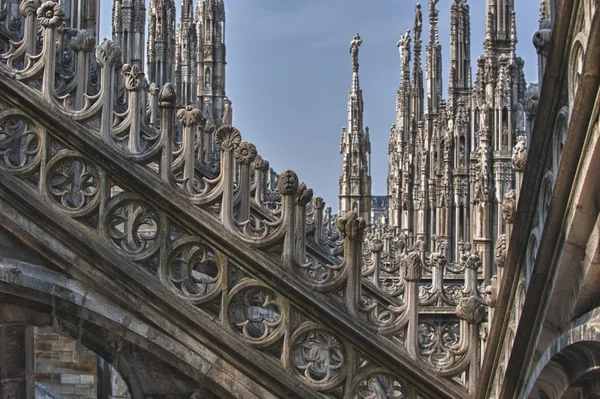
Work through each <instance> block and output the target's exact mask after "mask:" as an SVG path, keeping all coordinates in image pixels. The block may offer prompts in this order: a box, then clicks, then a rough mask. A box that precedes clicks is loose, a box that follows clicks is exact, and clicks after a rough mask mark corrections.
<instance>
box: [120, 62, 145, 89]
mask: <svg viewBox="0 0 600 399" xmlns="http://www.w3.org/2000/svg"><path fill="white" fill-rule="evenodd" d="M122 72H123V82H124V83H125V88H126V89H127V90H129V91H134V90H139V89H140V88H141V86H140V83H141V80H142V78H143V77H144V74H143V73H142V72H141V71H140V68H139V67H138V66H137V65H129V64H125V65H123V70H122Z"/></svg>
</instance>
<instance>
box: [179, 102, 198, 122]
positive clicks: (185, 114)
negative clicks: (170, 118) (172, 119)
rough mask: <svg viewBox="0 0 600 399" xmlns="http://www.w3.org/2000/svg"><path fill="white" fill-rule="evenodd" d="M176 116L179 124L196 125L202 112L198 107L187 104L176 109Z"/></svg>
mask: <svg viewBox="0 0 600 399" xmlns="http://www.w3.org/2000/svg"><path fill="white" fill-rule="evenodd" d="M177 118H179V123H181V126H184V127H190V126H197V125H198V124H199V123H200V120H201V119H202V112H200V110H199V109H197V108H193V107H192V106H191V105H188V106H187V107H185V108H183V109H180V110H179V111H177Z"/></svg>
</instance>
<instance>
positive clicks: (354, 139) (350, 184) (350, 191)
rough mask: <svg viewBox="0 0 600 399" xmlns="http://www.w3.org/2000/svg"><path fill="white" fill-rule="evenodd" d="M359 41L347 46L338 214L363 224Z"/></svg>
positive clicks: (365, 177)
mask: <svg viewBox="0 0 600 399" xmlns="http://www.w3.org/2000/svg"><path fill="white" fill-rule="evenodd" d="M361 44H362V39H361V38H360V36H359V35H358V33H357V34H356V36H354V39H353V40H352V42H350V54H351V55H352V87H351V88H350V96H349V98H348V127H347V130H346V128H343V129H342V139H341V142H340V154H341V157H342V171H341V175H340V187H339V188H340V191H339V199H340V208H339V210H340V212H341V213H344V212H348V211H350V210H355V211H357V212H358V214H359V216H361V217H363V218H364V219H365V220H366V221H367V223H370V219H371V175H370V172H369V166H370V165H369V158H368V157H369V156H370V154H371V142H370V140H369V128H366V132H365V131H364V130H363V98H362V91H361V89H360V84H359V80H358V49H359V47H360V45H361Z"/></svg>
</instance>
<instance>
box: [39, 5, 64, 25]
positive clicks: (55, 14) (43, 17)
mask: <svg viewBox="0 0 600 399" xmlns="http://www.w3.org/2000/svg"><path fill="white" fill-rule="evenodd" d="M64 16H65V14H64V13H63V12H62V10H61V9H60V4H58V3H55V2H53V1H47V2H45V3H44V4H42V5H41V6H40V8H38V10H37V19H38V22H39V23H40V25H41V26H43V27H44V28H55V27H57V26H59V25H60V24H62V21H63V17H64Z"/></svg>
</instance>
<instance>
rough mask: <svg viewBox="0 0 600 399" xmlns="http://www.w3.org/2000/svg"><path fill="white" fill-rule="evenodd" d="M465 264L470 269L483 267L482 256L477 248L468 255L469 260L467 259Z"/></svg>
mask: <svg viewBox="0 0 600 399" xmlns="http://www.w3.org/2000/svg"><path fill="white" fill-rule="evenodd" d="M465 266H466V267H467V268H469V269H473V270H478V269H479V268H480V267H481V256H480V255H479V252H477V251H475V250H474V251H472V252H471V253H470V254H469V255H468V256H467V261H466V265H465Z"/></svg>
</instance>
